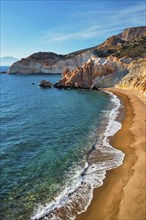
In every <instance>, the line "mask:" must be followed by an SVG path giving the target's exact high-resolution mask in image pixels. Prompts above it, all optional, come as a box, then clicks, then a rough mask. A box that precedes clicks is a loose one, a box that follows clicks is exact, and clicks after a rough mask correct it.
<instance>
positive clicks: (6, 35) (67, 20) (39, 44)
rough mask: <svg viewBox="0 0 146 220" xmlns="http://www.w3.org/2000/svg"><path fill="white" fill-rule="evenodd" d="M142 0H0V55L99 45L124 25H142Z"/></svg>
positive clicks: (21, 54)
mask: <svg viewBox="0 0 146 220" xmlns="http://www.w3.org/2000/svg"><path fill="white" fill-rule="evenodd" d="M145 10H146V5H145V1H143V0H134V1H133V0H94V1H92V0H88V1H87V0H84V1H79V0H72V1H70V0H68V1H67V0H66V1H63V0H60V1H59V0H58V1H55V0H54V1H53V0H45V1H44V0H34V1H31V0H27V1H25V0H16V1H14V0H1V51H0V52H1V54H0V56H1V57H3V56H13V57H17V58H22V57H26V56H28V55H30V54H32V53H34V52H39V51H52V52H55V53H58V54H66V53H70V52H72V51H76V50H80V49H84V48H88V47H92V46H95V45H98V44H100V43H101V42H103V41H104V40H106V38H108V37H110V36H112V35H116V34H118V33H120V32H121V31H122V30H123V29H125V28H127V27H134V26H143V25H146V24H145V19H146V14H145Z"/></svg>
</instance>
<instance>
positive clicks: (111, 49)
mask: <svg viewBox="0 0 146 220" xmlns="http://www.w3.org/2000/svg"><path fill="white" fill-rule="evenodd" d="M145 36H146V27H135V28H128V29H125V30H124V31H123V32H122V33H120V34H118V35H116V36H112V37H110V38H108V39H107V40H106V41H105V42H104V43H102V44H101V45H98V46H95V47H92V48H88V49H84V50H80V51H76V52H73V53H70V54H67V55H57V54H55V53H52V52H48V53H47V52H39V53H35V54H32V55H31V56H29V57H27V58H23V59H21V60H20V61H18V62H15V63H14V64H13V65H12V66H11V67H10V69H9V73H20V74H28V73H34V74H35V73H45V74H48V73H50V74H55V73H62V72H63V71H65V70H66V69H67V68H69V69H70V71H72V70H74V69H75V68H77V67H79V66H82V65H83V64H84V63H85V62H87V60H88V59H89V58H91V57H92V56H96V57H100V58H101V57H108V56H110V55H113V56H116V57H123V56H125V54H126V55H127V56H129V57H134V56H141V55H142V54H144V53H145V50H146V39H145ZM137 40H138V41H140V40H141V47H139V43H138V42H137ZM129 42H131V44H130V43H129ZM131 49H132V52H131Z"/></svg>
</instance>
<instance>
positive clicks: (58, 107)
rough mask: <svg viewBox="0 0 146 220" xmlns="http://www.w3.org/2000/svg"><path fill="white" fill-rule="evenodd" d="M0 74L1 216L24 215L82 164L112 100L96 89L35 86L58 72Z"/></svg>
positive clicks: (58, 189) (55, 191)
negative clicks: (34, 74) (49, 74)
mask: <svg viewBox="0 0 146 220" xmlns="http://www.w3.org/2000/svg"><path fill="white" fill-rule="evenodd" d="M0 77H1V181H0V184H1V219H3V220H9V219H11V220H12V219H14V220H17V219H29V217H30V216H31V215H32V214H33V211H34V208H35V207H36V206H37V205H38V204H45V203H47V202H49V201H51V199H52V198H54V197H55V196H56V195H57V194H58V193H59V192H61V190H62V188H63V187H64V186H65V185H66V182H67V181H68V180H69V178H70V177H71V176H74V175H75V173H76V171H77V169H78V170H82V168H84V166H85V162H86V158H87V153H88V151H89V149H90V148H91V147H92V145H94V144H95V141H97V139H98V130H99V127H100V124H101V119H102V116H103V114H104V111H106V110H107V109H111V105H112V104H111V101H110V96H109V95H108V94H106V93H102V92H97V91H89V90H58V89H55V88H51V89H42V88H40V87H39V86H38V85H39V83H40V81H41V80H42V79H46V80H47V79H48V80H50V81H51V82H56V81H58V80H59V78H60V76H46V75H45V76H43V75H41V76H39V75H36V76H33V75H28V76H22V75H19V76H18V75H7V74H6V75H5V74H4V75H1V76H0ZM32 82H33V83H35V85H32Z"/></svg>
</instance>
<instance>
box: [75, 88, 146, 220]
mask: <svg viewBox="0 0 146 220" xmlns="http://www.w3.org/2000/svg"><path fill="white" fill-rule="evenodd" d="M106 90H108V91H111V92H113V93H115V94H116V95H117V96H118V97H119V98H120V99H121V100H122V101H123V102H124V106H125V118H124V120H123V122H122V128H121V130H120V131H118V132H117V133H116V134H115V136H114V138H113V139H112V141H111V142H112V143H111V144H112V146H114V147H115V148H117V149H120V150H122V151H123V152H124V153H125V158H124V162H123V165H121V166H120V167H118V168H116V169H113V170H111V171H108V172H107V175H106V178H105V180H104V184H103V185H102V186H101V187H99V188H97V189H95V190H94V196H93V200H92V202H91V204H90V206H89V207H88V209H87V211H86V212H84V213H82V214H80V215H79V216H77V220H145V219H146V191H145V185H146V157H145V156H146V154H145V147H146V146H145V144H146V129H145V125H146V123H145V120H146V114H145V113H146V112H145V98H144V96H142V95H141V94H139V93H138V92H136V91H133V90H125V89H117V88H110V89H106Z"/></svg>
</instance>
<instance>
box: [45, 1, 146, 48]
mask: <svg viewBox="0 0 146 220" xmlns="http://www.w3.org/2000/svg"><path fill="white" fill-rule="evenodd" d="M72 16H73V17H74V22H73V23H71V24H68V25H67V24H66V25H64V26H62V27H59V28H57V29H54V31H51V32H46V33H44V35H43V37H42V41H43V44H49V43H54V42H63V41H68V40H90V39H92V40H95V39H99V38H100V39H101V37H102V38H103V39H105V37H107V36H110V35H114V34H118V33H119V32H121V31H122V30H123V29H125V28H128V27H132V26H140V25H144V22H145V21H144V18H145V5H144V2H139V3H137V2H136V4H134V5H133V6H132V7H131V6H129V7H125V8H122V9H117V10H114V9H110V10H109V9H108V8H105V10H104V11H103V10H99V9H98V10H97V9H96V8H95V9H94V10H92V11H91V10H89V11H84V12H77V13H76V14H74V15H72Z"/></svg>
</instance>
